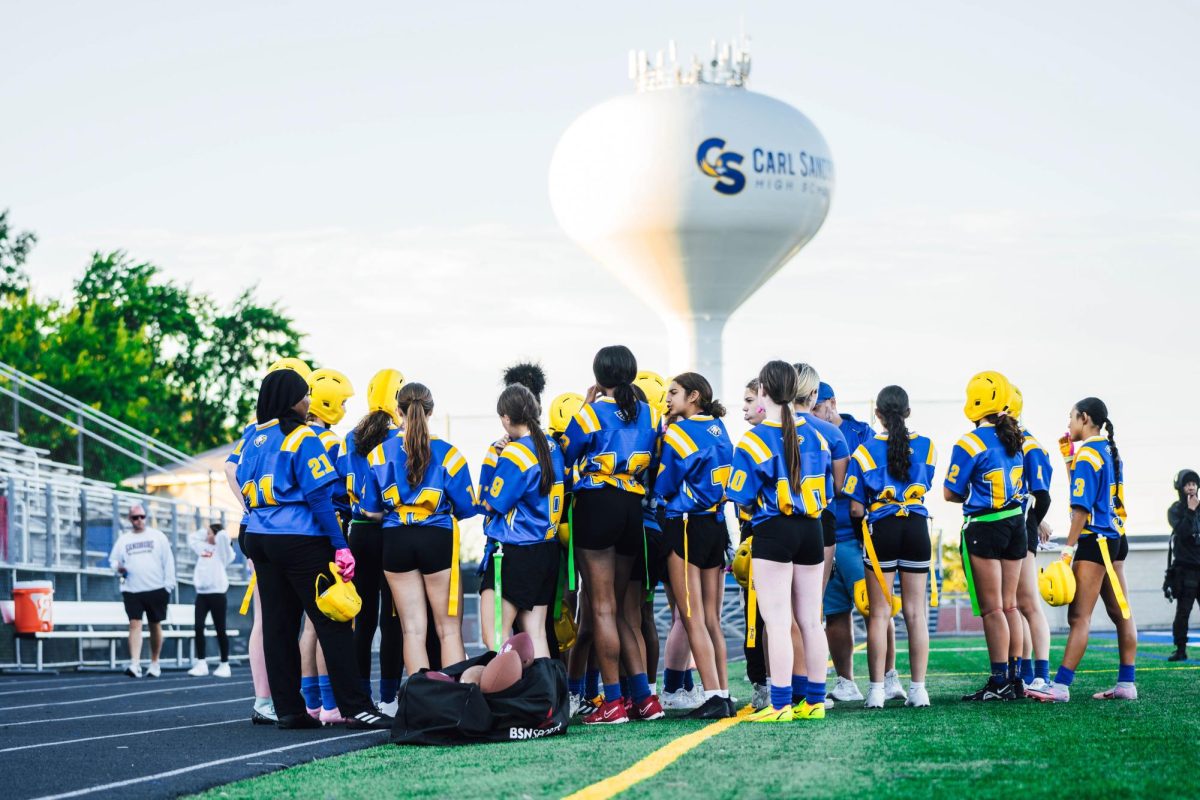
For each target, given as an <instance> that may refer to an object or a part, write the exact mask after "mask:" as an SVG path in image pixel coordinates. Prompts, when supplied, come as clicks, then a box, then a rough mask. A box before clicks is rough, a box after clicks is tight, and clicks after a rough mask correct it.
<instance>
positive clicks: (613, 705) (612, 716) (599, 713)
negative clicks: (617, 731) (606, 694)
mask: <svg viewBox="0 0 1200 800" xmlns="http://www.w3.org/2000/svg"><path fill="white" fill-rule="evenodd" d="M622 722H629V715H628V714H626V713H625V703H624V702H623V701H622V700H621V698H619V697H618V698H617V699H616V700H609V701H606V702H604V703H601V705H600V707H599V708H597V709H596V710H595V711H593V712H592V713H590V714H588V715H587V716H586V717H584V718H583V724H584V725H620V724H621V723H622Z"/></svg>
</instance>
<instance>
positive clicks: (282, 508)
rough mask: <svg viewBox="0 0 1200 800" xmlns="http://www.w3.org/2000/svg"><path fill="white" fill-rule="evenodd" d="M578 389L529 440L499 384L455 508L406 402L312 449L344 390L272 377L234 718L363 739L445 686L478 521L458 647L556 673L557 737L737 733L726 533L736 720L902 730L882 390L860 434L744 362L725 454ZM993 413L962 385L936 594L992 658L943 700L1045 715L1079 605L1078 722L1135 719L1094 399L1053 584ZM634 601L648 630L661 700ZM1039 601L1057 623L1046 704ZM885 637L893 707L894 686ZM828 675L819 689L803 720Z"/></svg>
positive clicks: (803, 380)
mask: <svg viewBox="0 0 1200 800" xmlns="http://www.w3.org/2000/svg"><path fill="white" fill-rule="evenodd" d="M593 373H594V376H595V384H594V385H593V386H591V387H590V388H589V389H588V390H587V391H586V393H585V394H582V395H580V394H574V393H565V394H560V395H558V396H557V397H555V398H554V399H553V400H552V401H551V402H550V403H549V406H548V409H547V412H548V413H547V417H548V424H547V426H546V428H545V430H543V428H542V418H543V413H542V408H543V406H542V399H541V395H542V392H543V390H544V389H545V377H544V375H543V374H542V372H541V370H540V368H538V367H536V366H533V365H518V366H516V367H514V368H511V369H510V370H508V372H507V373H506V375H505V379H506V380H505V382H506V384H507V385H506V386H505V388H504V389H503V391H502V392H501V393H500V395H499V398H498V400H497V403H496V414H497V416H498V418H499V423H500V428H501V429H502V432H503V435H502V436H501V437H500V438H499V439H498V440H497V441H496V442H495V443H494V444H493V445H492V446H491V447H490V448H489V449H488V451H487V453H486V454H485V457H484V459H483V463H482V466H481V468H480V472H479V480H478V482H476V481H474V480H472V476H471V469H470V466H469V465H468V463H467V459H466V458H465V457H464V456H463V455H462V454H461V453H460V452H459V451H458V449H457V448H455V447H454V446H453V445H452V444H450V443H449V442H447V441H445V440H443V439H441V438H438V437H437V436H434V435H432V434H431V433H430V430H429V417H430V415H431V414H432V412H433V408H434V400H433V395H432V393H431V392H430V390H429V388H427V387H426V386H424V385H422V384H420V383H415V382H407V381H405V379H404V377H403V376H402V375H401V374H400V373H399V372H397V371H396V370H391V369H387V370H382V371H381V372H379V373H377V374H376V375H375V376H374V377H373V379H372V380H371V382H370V385H369V387H368V391H367V396H368V397H367V399H368V406H369V410H368V413H367V415H366V416H365V417H364V418H363V419H362V420H360V421H359V423H358V424H357V425H356V426H355V428H354V429H353V431H351V432H350V433H348V434H347V435H346V436H345V437H344V438H342V437H339V436H338V435H336V434H335V433H333V432H332V430H331V428H332V426H333V425H336V424H337V423H338V422H340V421H341V420H342V418H343V417H344V415H345V402H346V400H347V399H348V398H349V397H351V396H352V395H353V388H352V387H351V384H350V381H349V380H348V379H347V378H346V376H345V375H343V374H341V373H339V372H337V371H336V370H331V369H319V370H316V371H310V370H309V368H308V366H307V365H306V364H304V363H303V362H302V361H299V360H297V359H283V360H282V361H280V362H277V363H276V364H275V365H274V366H273V367H272V368H271V370H270V371H269V372H268V374H267V375H266V377H265V378H264V380H263V383H262V386H261V389H260V393H259V399H258V407H257V415H256V416H257V421H256V422H255V423H252V424H251V425H249V426H248V427H247V428H246V429H245V431H244V433H243V436H242V438H241V440H240V441H239V442H238V444H237V446H236V447H235V449H234V451H233V453H232V455H231V456H230V458H229V461H228V463H227V464H226V474H227V476H228V477H229V480H230V486H231V488H233V490H234V491H235V492H236V493H237V494H238V496H239V498H241V500H242V502H243V504H244V506H245V508H246V518H245V520H244V522H243V524H242V528H241V533H240V535H239V543H240V546H241V548H242V550H243V552H244V553H245V554H246V556H247V558H248V559H250V560H252V562H253V566H254V570H255V579H254V585H255V587H256V588H255V589H254V593H255V598H256V603H258V604H259V605H258V606H256V607H259V608H260V609H261V613H256V614H255V625H254V629H253V630H252V634H251V648H252V653H251V656H252V658H251V663H252V666H257V667H258V669H257V671H259V672H265V680H260V679H259V676H258V675H256V695H258V698H257V700H256V703H255V711H254V719H255V721H260V722H274V723H276V724H277V725H278V726H279V727H282V728H296V727H312V726H316V725H320V724H346V725H349V726H350V727H365V728H378V727H389V726H390V725H391V716H392V715H394V714H395V713H396V709H397V692H398V690H399V688H400V679H401V675H402V674H403V672H407V674H409V675H414V674H416V673H418V672H419V671H421V670H423V669H440V668H441V667H442V666H450V665H453V664H457V663H459V662H462V661H463V660H464V659H465V658H466V650H465V647H464V644H463V634H462V608H463V602H462V587H461V586H460V569H459V562H460V554H459V548H460V538H459V527H458V524H459V522H460V521H462V520H465V519H468V518H470V517H473V516H477V515H481V516H483V518H484V522H483V532H484V534H485V536H486V539H487V544H486V548H485V550H484V556H483V559H482V561H481V564H480V566H479V570H480V575H481V579H482V580H481V586H480V624H481V628H482V633H483V639H484V642H485V643H486V644H487V645H488V646H489V647H492V648H495V649H499V644H500V642H503V641H505V640H506V639H507V638H508V637H509V636H510V635H511V634H512V633H513V632H514V631H519V632H523V633H526V634H528V636H529V638H530V639H531V640H532V644H533V655H534V657H535V658H551V659H561V660H562V661H563V662H564V665H565V671H566V674H567V683H568V689H569V692H570V702H571V714H572V715H573V716H574V715H579V716H581V718H582V722H583V723H584V724H588V725H591V724H614V723H623V722H627V721H629V720H653V719H659V718H662V717H663V716H665V709H678V710H687V711H688V716H689V717H691V718H696V719H720V718H724V717H730V716H733V715H734V714H735V706H734V700H733V698H731V697H730V695H729V684H728V675H727V656H726V645H725V636H724V634H723V633H722V628H721V609H722V597H723V591H724V582H725V570H726V564H727V562H728V561H729V554H730V553H731V552H732V550H733V548H732V545H731V542H730V533H729V531H730V529H731V528H740V537H741V541H740V545H739V547H738V548H737V551H736V554H734V555H733V557H732V563H731V569H732V572H733V574H734V576H735V577H736V578H737V580H738V582H739V583H740V584H741V585H742V586H743V588H744V591H745V603H744V604H743V605H744V609H745V614H746V630H747V639H746V656H747V677H748V678H749V679H750V681H751V682H752V683H753V684H754V696H753V698H752V699H751V703H752V704H753V706H754V711H753V713H751V714H749V716H748V717H747V719H748V720H749V721H755V722H782V721H792V720H813V719H823V718H824V717H825V712H826V709H827V708H828V707H831V706H832V704H833V702H834V701H835V700H837V701H843V702H852V701H853V702H857V701H862V702H863V703H864V705H865V706H866V707H868V708H883V707H884V706H885V703H886V701H887V700H890V699H897V700H899V699H903V700H904V704H905V705H906V706H915V707H921V706H928V705H929V704H930V700H929V694H928V692H927V690H926V687H925V674H926V668H927V663H928V657H929V637H928V624H927V621H926V608H927V605H928V604H929V603H930V602H933V603H935V604H936V602H937V589H938V587H937V581H936V571H935V570H934V563H933V553H932V544H931V539H930V531H929V513H928V511H927V509H926V507H925V497H926V495H927V493H928V492H929V491H930V490H931V489H932V488H933V484H934V476H935V470H936V468H937V461H938V453H937V449H936V448H935V446H934V444H933V442H931V441H930V440H929V439H928V438H927V437H924V436H921V435H919V434H917V433H914V432H912V431H910V430H909V429H908V423H907V419H908V417H909V415H910V408H909V399H908V395H907V394H906V393H905V391H904V390H903V389H902V388H900V387H898V386H888V387H885V388H884V389H883V390H881V391H880V392H879V394H878V396H877V398H876V402H875V417H876V420H875V422H877V423H878V425H879V426H880V428H881V429H882V431H881V432H878V433H877V432H876V430H875V429H874V428H873V427H872V425H871V424H869V423H867V422H863V421H859V420H856V419H854V418H853V417H851V416H850V415H848V414H841V413H839V412H838V410H837V403H836V396H835V394H834V392H833V390H832V388H831V387H830V386H829V385H828V384H825V383H822V382H821V381H820V378H819V376H818V374H817V372H816V370H815V369H813V368H812V367H811V366H809V365H807V364H791V363H788V362H785V361H771V362H769V363H767V364H766V365H765V366H764V367H763V368H762V370H761V371H760V372H759V374H758V376H757V377H755V378H754V379H753V380H751V381H749V382H748V383H747V385H746V392H745V397H744V406H743V412H744V415H745V419H746V421H747V422H748V423H750V425H751V426H752V427H751V429H750V430H749V431H748V432H747V433H746V434H745V435H744V436H742V437H741V439H740V441H738V442H737V443H736V444H735V443H734V442H733V441H732V440H731V438H730V436H729V434H728V432H727V431H726V428H725V425H724V423H723V421H722V418H723V417H724V415H725V413H726V410H725V408H724V406H723V405H722V404H721V403H720V402H719V401H718V400H716V399H715V398H714V397H713V389H712V387H711V386H710V384H709V382H708V381H707V380H706V379H705V378H704V376H702V375H699V374H697V373H694V372H685V373H682V374H680V375H676V376H674V377H673V378H671V379H669V380H665V379H663V378H662V377H660V376H658V375H656V374H654V373H651V372H646V371H642V372H639V371H638V365H637V361H636V359H635V358H634V355H633V353H632V352H630V351H629V349H628V348H626V347H624V346H619V345H617V346H610V347H605V348H602V349H601V350H600V351H599V352H598V353H597V354H596V356H595V359H594V361H593ZM1021 406H1022V398H1021V394H1020V392H1019V390H1018V389H1017V388H1016V387H1015V386H1013V385H1012V384H1010V383H1009V381H1008V380H1007V379H1006V378H1005V377H1004V376H1003V375H1000V374H999V373H996V372H983V373H980V374H978V375H976V376H974V377H973V378H972V379H971V380H970V382H969V383H968V385H967V390H966V404H965V407H964V411H965V413H966V416H967V418H968V419H969V420H970V421H971V422H972V423H974V428H973V430H971V431H970V432H968V433H966V434H965V435H963V436H962V437H961V438H960V439H959V440H958V442H957V443H956V444H955V445H954V447H953V449H952V451H951V456H950V463H949V466H948V468H947V471H946V474H945V478H944V483H943V492H944V495H945V498H946V500H947V501H950V502H954V503H961V504H962V506H963V516H964V524H963V531H962V545H961V547H962V554H963V568H964V572H965V576H966V581H967V586H968V589H969V592H970V597H971V602H972V605H973V607H974V610H975V613H976V614H977V615H979V616H980V617H981V618H982V621H983V627H984V633H985V637H986V640H987V649H988V653H989V661H990V674H989V675H988V678H987V681H986V683H985V684H984V686H983V687H982V688H980V689H979V690H978V691H976V692H974V693H972V694H970V695H967V696H964V697H963V699H964V700H974V701H991V700H1016V699H1020V698H1024V697H1032V698H1035V699H1039V700H1043V701H1047V702H1066V701H1068V700H1069V699H1070V686H1071V683H1072V681H1073V679H1074V670H1075V669H1076V668H1078V665H1079V662H1080V661H1081V659H1082V657H1083V653H1084V650H1085V649H1086V646H1087V641H1088V633H1089V631H1088V626H1089V621H1090V617H1091V614H1092V610H1093V608H1094V607H1095V604H1096V601H1097V599H1099V598H1103V600H1104V603H1105V606H1106V608H1107V609H1108V612H1109V614H1110V616H1112V617H1113V619H1114V621H1115V623H1116V625H1117V630H1118V640H1119V647H1120V664H1121V666H1120V670H1119V674H1118V676H1117V682H1116V685H1115V686H1114V687H1113V688H1111V689H1108V690H1106V691H1103V692H1100V693H1098V694H1096V695H1095V697H1096V698H1100V699H1136V697H1137V690H1136V686H1135V683H1134V666H1133V664H1134V657H1135V654H1136V639H1137V634H1136V629H1135V627H1134V623H1133V620H1132V617H1131V615H1130V613H1129V608H1128V603H1127V602H1126V600H1125V578H1124V572H1123V561H1124V558H1125V553H1126V551H1127V544H1126V540H1125V537H1124V529H1123V526H1124V518H1125V509H1124V497H1123V491H1122V465H1121V460H1120V456H1119V453H1118V451H1117V446H1116V443H1115V440H1114V439H1113V427H1112V423H1111V421H1110V420H1109V417H1108V411H1107V409H1106V407H1105V406H1104V404H1103V403H1102V402H1101V401H1100V400H1098V399H1096V398H1087V399H1085V400H1081V401H1080V402H1078V403H1076V404H1075V406H1073V407H1072V408H1071V410H1070V417H1069V433H1068V434H1067V435H1066V436H1064V437H1063V438H1062V439H1061V440H1060V442H1059V445H1060V450H1061V452H1062V455H1063V457H1064V459H1065V461H1066V468H1067V470H1068V471H1069V477H1070V480H1069V484H1070V487H1071V491H1070V498H1071V525H1070V530H1069V533H1068V535H1067V546H1066V547H1065V548H1063V551H1062V558H1061V560H1059V561H1057V562H1055V563H1054V564H1053V565H1052V566H1051V567H1048V568H1047V569H1046V570H1043V571H1042V573H1041V575H1040V576H1039V575H1038V572H1037V569H1036V567H1035V562H1034V555H1033V554H1034V553H1035V552H1036V550H1037V549H1038V545H1039V542H1044V541H1046V540H1047V539H1048V538H1049V528H1048V526H1047V525H1046V523H1045V518H1046V515H1047V512H1048V510H1049V505H1050V494H1049V487H1050V478H1051V472H1052V469H1053V467H1052V465H1051V460H1050V457H1049V454H1048V453H1047V452H1046V450H1045V449H1043V448H1042V447H1041V445H1040V444H1038V442H1037V440H1036V439H1034V438H1033V437H1032V436H1031V435H1030V434H1029V432H1028V431H1026V430H1024V429H1023V428H1022V427H1021V425H1020V421H1019V420H1020V415H1021V411H1022V408H1021ZM727 514H728V515H729V517H728V519H727V516H726V515H727ZM735 522H736V526H735V525H734V523H735ZM897 573H899V575H898V576H897ZM323 575H324V576H325V578H327V579H329V580H328V583H329V584H330V585H329V588H328V589H326V590H325V591H322V590H321V581H322V576H323ZM931 575H932V576H933V577H934V579H933V580H932V581H931V580H930V577H931ZM897 577H898V580H897ZM660 582H661V583H663V584H665V587H666V589H667V597H668V601H669V603H670V606H671V610H672V614H673V622H672V626H671V630H670V634H669V635H668V637H667V639H666V641H665V643H663V646H662V648H665V663H666V668H665V671H664V675H663V691H662V694H661V698H660V695H659V693H658V691H657V665H658V663H659V653H660V643H659V637H658V632H657V629H656V627H655V622H654V619H653V613H652V612H653V606H652V603H653V598H654V593H655V590H656V587H657V585H658V584H659V583H660ZM897 584H898V592H897ZM314 586H315V587H316V588H317V591H316V592H314ZM1043 599H1044V600H1045V601H1046V602H1050V603H1052V604H1054V605H1064V604H1068V603H1069V604H1070V609H1069V621H1070V634H1069V636H1068V640H1067V645H1066V651H1065V653H1064V655H1063V659H1062V664H1061V666H1059V668H1058V671H1057V673H1056V674H1055V676H1054V678H1053V680H1051V678H1050V674H1049V644H1050V637H1049V628H1048V625H1047V622H1046V618H1045V615H1044V614H1043V612H1042V606H1041V603H1042V600H1043ZM360 600H361V611H359V610H358V603H359V601H360ZM248 601H249V597H248ZM856 607H857V608H858V610H859V611H860V612H861V613H862V614H863V616H864V617H866V619H867V634H868V635H867V662H868V668H869V673H870V678H869V686H868V690H867V694H866V696H865V697H864V696H863V695H862V693H861V692H860V690H859V689H858V687H857V685H856V684H855V683H854V681H853V672H852V666H851V664H852V653H853V644H854V636H853V625H852V620H851V611H852V609H854V608H856ZM897 614H903V619H904V623H905V627H906V629H907V633H908V650H909V663H910V673H911V682H910V684H909V687H908V689H907V690H905V689H904V687H903V686H902V685H901V683H900V680H899V676H898V674H897V672H896V670H895V626H894V617H895V616H896V615H897ZM351 620H352V621H351ZM823 620H824V621H823ZM302 628H303V633H302ZM377 630H378V633H379V637H380V651H379V666H380V675H381V677H380V681H379V685H378V692H379V694H378V698H379V705H376V703H375V702H374V699H373V697H372V686H371V682H370V676H371V672H372V666H373V665H372V645H373V642H374V639H375V636H376V631H377ZM256 648H261V649H259V650H258V651H257V653H256ZM256 656H257V657H256ZM830 658H832V661H833V665H834V668H835V671H836V673H837V676H838V677H837V682H836V684H835V685H834V686H833V687H832V688H831V690H830V691H829V693H828V694H829V696H827V686H826V670H827V666H826V665H827V662H828V660H829V659H830ZM693 670H695V671H696V672H698V673H699V678H700V680H699V683H697V682H696V681H695V680H694V678H693ZM268 686H269V691H268ZM260 687H261V688H260Z"/></svg>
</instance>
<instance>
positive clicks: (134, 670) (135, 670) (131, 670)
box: [125, 662, 142, 678]
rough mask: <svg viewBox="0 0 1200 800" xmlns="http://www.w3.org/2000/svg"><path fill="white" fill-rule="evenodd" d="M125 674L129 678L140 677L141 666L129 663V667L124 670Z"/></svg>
mask: <svg viewBox="0 0 1200 800" xmlns="http://www.w3.org/2000/svg"><path fill="white" fill-rule="evenodd" d="M125 674H126V675H128V676H129V677H131V678H140V677H142V665H141V664H134V663H132V662H130V664H129V666H128V667H126V668H125Z"/></svg>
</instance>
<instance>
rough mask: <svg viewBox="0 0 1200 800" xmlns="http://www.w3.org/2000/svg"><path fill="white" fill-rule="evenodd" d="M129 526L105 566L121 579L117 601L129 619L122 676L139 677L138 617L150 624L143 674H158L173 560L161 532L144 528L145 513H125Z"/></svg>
mask: <svg viewBox="0 0 1200 800" xmlns="http://www.w3.org/2000/svg"><path fill="white" fill-rule="evenodd" d="M129 525H130V527H131V528H132V529H133V530H132V531H130V532H127V533H122V534H121V535H120V536H119V537H118V538H117V541H116V544H114V545H113V549H112V553H111V554H110V555H109V559H108V560H109V563H110V564H112V567H113V569H115V570H116V571H117V574H118V575H120V576H121V598H122V599H123V600H124V601H125V612H126V614H127V615H128V617H129V667H128V668H127V669H126V670H125V674H126V675H128V676H129V677H131V678H140V677H142V663H141V662H142V616H143V615H145V617H146V618H147V619H148V620H149V621H150V666H149V667H147V669H146V674H147V675H148V676H149V677H151V678H157V677H158V676H159V675H161V674H162V668H161V667H160V666H159V664H158V657H159V655H160V654H161V653H162V643H163V637H162V622H163V620H165V619H166V618H167V603H168V602H169V601H170V598H171V592H173V591H175V556H174V555H173V554H172V553H171V544H170V542H168V541H167V537H166V536H164V535H163V533H162V531H160V530H158V529H156V528H151V527H148V526H147V525H146V509H145V507H144V506H142V505H140V504H134V505H133V506H132V507H130V509H129Z"/></svg>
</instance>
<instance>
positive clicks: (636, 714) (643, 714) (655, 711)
mask: <svg viewBox="0 0 1200 800" xmlns="http://www.w3.org/2000/svg"><path fill="white" fill-rule="evenodd" d="M666 715H667V712H665V711H663V707H662V705H661V704H660V703H659V702H658V695H654V694H652V695H650V696H649V697H647V698H646V699H645V700H643V701H642V702H640V703H634V704H633V712H632V713H631V714H630V715H629V716H630V717H632V718H633V719H643V720H649V719H662V718H663V717H665V716H666Z"/></svg>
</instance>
